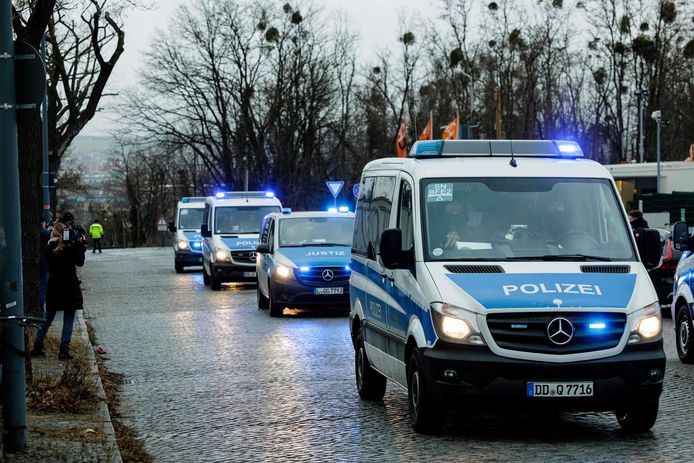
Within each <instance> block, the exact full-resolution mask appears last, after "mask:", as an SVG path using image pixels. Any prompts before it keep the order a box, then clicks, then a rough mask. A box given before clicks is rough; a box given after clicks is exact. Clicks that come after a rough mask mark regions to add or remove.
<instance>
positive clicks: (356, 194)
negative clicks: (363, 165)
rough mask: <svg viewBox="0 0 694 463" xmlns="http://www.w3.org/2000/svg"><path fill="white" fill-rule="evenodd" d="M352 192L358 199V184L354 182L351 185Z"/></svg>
mask: <svg viewBox="0 0 694 463" xmlns="http://www.w3.org/2000/svg"><path fill="white" fill-rule="evenodd" d="M352 194H353V195H354V199H359V184H358V183H355V184H354V185H352Z"/></svg>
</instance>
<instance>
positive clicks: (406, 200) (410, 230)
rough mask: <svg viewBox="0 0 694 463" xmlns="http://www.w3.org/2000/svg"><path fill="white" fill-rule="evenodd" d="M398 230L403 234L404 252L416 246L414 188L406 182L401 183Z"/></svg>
mask: <svg viewBox="0 0 694 463" xmlns="http://www.w3.org/2000/svg"><path fill="white" fill-rule="evenodd" d="M398 228H399V229H400V230H401V232H402V250H403V251H407V250H409V249H412V247H413V246H414V223H413V217H412V186H411V185H410V183H409V182H407V181H406V180H403V181H402V182H401V183H400V201H399V206H398Z"/></svg>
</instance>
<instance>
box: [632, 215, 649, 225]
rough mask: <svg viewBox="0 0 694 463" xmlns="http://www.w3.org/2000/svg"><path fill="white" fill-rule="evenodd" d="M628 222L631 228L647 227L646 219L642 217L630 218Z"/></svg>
mask: <svg viewBox="0 0 694 463" xmlns="http://www.w3.org/2000/svg"><path fill="white" fill-rule="evenodd" d="M630 224H631V228H648V222H646V219H644V218H642V217H639V218H638V219H634V220H632V221H631V222H630Z"/></svg>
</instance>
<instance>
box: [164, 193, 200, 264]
mask: <svg viewBox="0 0 694 463" xmlns="http://www.w3.org/2000/svg"><path fill="white" fill-rule="evenodd" d="M205 199H207V198H206V197H204V196H192V197H186V198H181V200H180V201H179V202H178V207H177V208H176V219H175V220H173V221H171V222H169V231H170V232H171V233H173V234H174V240H173V249H174V268H175V269H176V273H183V269H184V268H185V267H189V266H192V265H202V236H201V235H200V225H202V214H203V211H204V210H205Z"/></svg>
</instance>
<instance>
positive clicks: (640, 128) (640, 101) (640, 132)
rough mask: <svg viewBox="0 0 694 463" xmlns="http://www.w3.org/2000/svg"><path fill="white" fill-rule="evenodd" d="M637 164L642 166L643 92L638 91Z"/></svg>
mask: <svg viewBox="0 0 694 463" xmlns="http://www.w3.org/2000/svg"><path fill="white" fill-rule="evenodd" d="M639 162H640V163H642V164H643V92H642V91H640V90H639Z"/></svg>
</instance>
